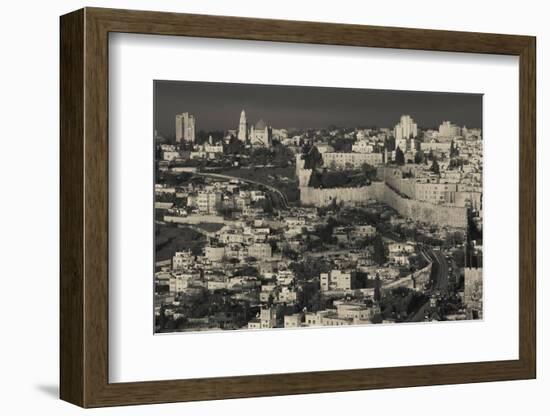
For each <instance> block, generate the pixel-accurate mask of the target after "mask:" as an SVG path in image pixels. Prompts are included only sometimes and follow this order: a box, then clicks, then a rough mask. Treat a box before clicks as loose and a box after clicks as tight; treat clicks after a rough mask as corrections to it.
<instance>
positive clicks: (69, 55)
mask: <svg viewBox="0 0 550 416" xmlns="http://www.w3.org/2000/svg"><path fill="white" fill-rule="evenodd" d="M60 28H61V36H60V41H61V44H60V48H61V50H60V68H61V72H60V86H61V89H60V97H59V102H60V117H61V120H60V145H61V146H60V148H61V154H60V161H61V166H60V190H61V192H60V310H61V315H60V318H61V319H60V381H61V383H60V388H59V394H60V396H61V398H62V399H63V400H67V401H69V402H71V403H75V404H78V405H81V406H82V405H84V391H83V386H84V382H83V377H84V374H85V367H84V361H83V351H84V314H83V305H84V287H83V281H84V280H83V278H84V272H83V255H84V229H83V221H84V211H83V198H84V182H83V174H84V158H83V151H82V149H83V138H84V108H83V105H84V95H83V94H84V12H83V11H82V10H79V11H77V12H74V13H72V14H70V15H68V16H65V17H64V18H63V19H61V25H60Z"/></svg>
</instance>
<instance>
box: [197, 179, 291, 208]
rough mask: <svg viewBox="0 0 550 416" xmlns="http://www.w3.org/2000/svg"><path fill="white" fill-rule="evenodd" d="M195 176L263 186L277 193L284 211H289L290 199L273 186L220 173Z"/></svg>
mask: <svg viewBox="0 0 550 416" xmlns="http://www.w3.org/2000/svg"><path fill="white" fill-rule="evenodd" d="M194 174H195V175H199V176H208V177H211V178H215V179H228V180H231V179H238V180H240V181H243V182H247V183H251V184H254V185H259V186H263V187H265V188H267V189H269V190H270V191H271V192H273V193H275V194H276V195H277V196H279V198H280V200H281V202H282V203H283V205H284V209H289V204H288V199H287V198H286V195H285V194H283V193H282V192H281V191H280V190H278V189H277V188H274V187H273V186H271V185H268V184H266V183H263V182H258V181H255V180H252V179H246V178H240V177H238V176H230V175H223V174H220V173H205V172H195V173H194Z"/></svg>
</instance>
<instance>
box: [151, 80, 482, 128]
mask: <svg viewBox="0 0 550 416" xmlns="http://www.w3.org/2000/svg"><path fill="white" fill-rule="evenodd" d="M482 97H483V96H482V94H469V93H445V92H423V91H398V90H395V91H394V90H377V89H352V88H327V87H303V86H288V85H285V86H281V85H261V84H236V83H214V82H191V81H161V80H156V81H155V88H154V113H155V114H154V124H155V130H156V131H157V132H158V133H159V134H161V135H163V136H166V137H168V138H172V137H175V125H174V117H175V116H176V114H180V113H183V112H190V113H192V114H193V115H194V116H195V117H196V119H197V122H196V123H197V126H196V129H197V131H201V130H204V131H215V130H230V129H237V128H238V127H239V116H240V113H241V111H242V110H243V109H244V110H245V111H246V114H247V119H248V120H249V122H252V123H255V122H256V121H258V120H260V119H263V120H264V121H265V122H266V123H267V124H269V125H270V126H272V127H274V128H297V129H306V128H314V129H318V128H326V127H327V126H329V125H336V126H339V127H359V126H376V127H387V128H393V127H394V126H395V124H396V123H397V122H398V121H399V117H400V116H401V115H402V114H408V115H410V116H411V117H412V118H414V120H415V121H416V122H417V124H418V126H419V127H420V128H437V126H439V125H440V124H441V123H442V122H443V121H447V120H449V121H451V122H452V123H454V124H457V125H459V126H463V125H466V126H467V127H468V128H480V127H481V125H482Z"/></svg>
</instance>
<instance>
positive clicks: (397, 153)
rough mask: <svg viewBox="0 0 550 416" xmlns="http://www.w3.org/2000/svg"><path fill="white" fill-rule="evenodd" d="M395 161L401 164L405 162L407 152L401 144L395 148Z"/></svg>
mask: <svg viewBox="0 0 550 416" xmlns="http://www.w3.org/2000/svg"><path fill="white" fill-rule="evenodd" d="M395 163H397V164H398V165H400V166H402V165H404V164H405V154H404V153H403V151H402V150H401V148H400V147H399V146H397V148H396V149H395Z"/></svg>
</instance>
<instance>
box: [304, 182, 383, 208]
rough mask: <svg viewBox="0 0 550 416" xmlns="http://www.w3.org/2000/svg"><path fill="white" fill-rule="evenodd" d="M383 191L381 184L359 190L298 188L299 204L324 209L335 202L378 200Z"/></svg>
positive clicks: (376, 183) (377, 183)
mask: <svg viewBox="0 0 550 416" xmlns="http://www.w3.org/2000/svg"><path fill="white" fill-rule="evenodd" d="M383 191H384V184H383V183H382V182H375V183H373V184H371V185H370V186H362V187H359V188H325V189H318V188H312V187H309V186H302V187H300V202H301V203H302V204H303V205H313V206H316V207H324V206H327V205H330V204H331V203H333V201H334V200H335V201H336V202H337V203H340V202H344V203H345V204H346V203H354V202H364V201H367V200H369V199H376V200H379V199H380V198H381V196H382V194H383Z"/></svg>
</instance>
